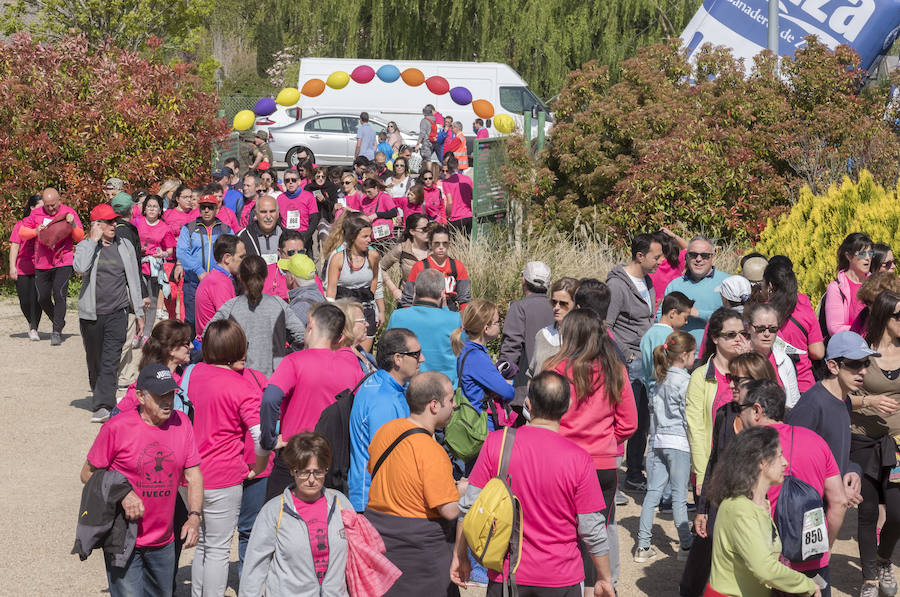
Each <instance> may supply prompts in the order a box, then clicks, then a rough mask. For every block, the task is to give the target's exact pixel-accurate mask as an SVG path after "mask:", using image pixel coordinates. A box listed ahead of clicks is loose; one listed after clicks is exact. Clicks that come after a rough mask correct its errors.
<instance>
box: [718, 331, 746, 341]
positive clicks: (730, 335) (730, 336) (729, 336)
mask: <svg viewBox="0 0 900 597" xmlns="http://www.w3.org/2000/svg"><path fill="white" fill-rule="evenodd" d="M739 335H740V336H743V337H744V338H750V334H749V332H747V331H745V330H741V331H740V332H722V333H721V334H719V338H725V339H726V340H734V339H735V338H737V337H738V336H739Z"/></svg>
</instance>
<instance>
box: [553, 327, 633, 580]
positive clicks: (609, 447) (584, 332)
mask: <svg viewBox="0 0 900 597" xmlns="http://www.w3.org/2000/svg"><path fill="white" fill-rule="evenodd" d="M559 329H560V332H559V333H560V338H561V341H560V347H559V352H558V353H556V354H555V355H554V356H552V357H550V358H549V359H548V360H547V362H546V363H544V366H543V369H544V370H550V371H556V372H558V373H560V374H561V375H563V376H564V377H565V378H566V379H567V380H568V381H569V384H570V386H571V391H572V400H571V402H570V404H569V411H568V412H567V413H566V414H565V415H563V417H562V419H561V421H560V427H559V433H560V434H561V435H562V436H563V437H567V438H568V439H570V440H572V441H573V442H575V443H576V444H577V445H579V446H580V447H582V448H584V449H585V450H586V451H587V452H588V454H590V455H591V458H592V459H593V461H594V467H595V469H596V470H597V478H598V479H599V481H600V488H601V490H602V491H603V501H604V503H605V504H606V508H605V509H604V510H603V512H602V513H603V516H604V517H605V518H606V519H607V520H615V494H616V488H617V487H618V475H617V472H618V468H617V466H616V454H617V445H618V444H621V443H623V442H624V441H625V440H627V439H628V438H629V437H631V435H632V434H633V433H634V431H635V429H637V407H636V406H635V401H634V395H633V394H632V393H631V385H630V384H629V383H628V374H627V372H626V370H625V366H624V365H623V364H622V361H621V360H620V359H619V356H618V353H617V352H616V348H615V345H614V344H613V341H612V339H610V337H609V335H608V334H607V333H606V329H605V326H604V324H603V322H602V321H601V320H600V319H599V318H598V317H597V316H596V315H595V314H594V313H593V312H592V311H590V310H574V311H571V312H570V313H569V314H568V315H566V317H565V319H563V320H562V323H561V324H560V327H559ZM610 540H611V541H614V540H616V539H615V538H614V537H610ZM582 556H583V557H582V559H583V560H584V574H585V586H588V587H590V586H593V585H594V584H595V583H596V582H597V578H596V570H595V569H594V566H593V564H592V562H591V559H590V557H589V556H588V555H587V552H586V551H585V549H584V548H583V547H582Z"/></svg>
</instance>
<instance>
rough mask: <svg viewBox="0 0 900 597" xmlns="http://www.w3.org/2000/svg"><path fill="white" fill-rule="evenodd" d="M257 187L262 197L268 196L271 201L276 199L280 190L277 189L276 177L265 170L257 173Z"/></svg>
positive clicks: (270, 171)
mask: <svg viewBox="0 0 900 597" xmlns="http://www.w3.org/2000/svg"><path fill="white" fill-rule="evenodd" d="M259 187H260V191H261V194H262V195H268V196H270V197H272V198H273V199H278V195H280V194H281V189H280V188H279V187H278V175H277V174H276V173H275V172H273V171H272V169H271V168H267V169H266V170H263V171H262V172H260V173H259Z"/></svg>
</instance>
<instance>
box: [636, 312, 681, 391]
mask: <svg viewBox="0 0 900 597" xmlns="http://www.w3.org/2000/svg"><path fill="white" fill-rule="evenodd" d="M673 331H674V330H673V329H672V326H670V325H666V324H665V323H654V324H653V325H651V326H650V329H648V330H647V331H646V332H644V336H643V337H642V338H641V361H643V363H644V378H643V382H644V387H646V388H647V394H648V395H649V394H650V392H652V391H653V386H655V385H656V377H654V375H653V349H654V348H656V347H657V346H662V345H663V344H665V343H666V338H668V337H669V334H671V333H672V332H673Z"/></svg>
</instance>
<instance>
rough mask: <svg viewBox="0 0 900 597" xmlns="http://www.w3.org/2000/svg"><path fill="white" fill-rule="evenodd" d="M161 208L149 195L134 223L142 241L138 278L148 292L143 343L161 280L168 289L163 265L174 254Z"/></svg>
mask: <svg viewBox="0 0 900 597" xmlns="http://www.w3.org/2000/svg"><path fill="white" fill-rule="evenodd" d="M162 211H163V204H162V199H161V198H160V197H159V195H148V196H147V198H146V199H144V206H143V208H142V215H140V216H138V217H137V219H136V220H135V226H136V227H137V230H138V234H139V235H140V240H141V248H140V251H141V278H142V279H143V281H144V285H145V286H146V287H147V288H148V289H149V295H150V296H149V298H150V304H149V305H148V306H147V308H146V309H145V310H144V335H143V337H142V338H141V339H140V340H141V342H144V341H145V340H146V339H147V338H148V337H149V336H150V331H151V330H152V329H153V324H154V323H155V322H156V305H157V303H158V301H159V293H160V291H161V290H162V286H161V284H160V276H162V280H163V283H165V284H166V286H168V279H167V276H166V271H165V263H166V262H167V261H168V260H169V259H171V257H172V254H173V253H174V252H175V243H176V241H175V236H174V235H173V234H172V230H171V229H170V228H169V226H168V225H167V224H166V223H165V222H164V221H163V219H162Z"/></svg>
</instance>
